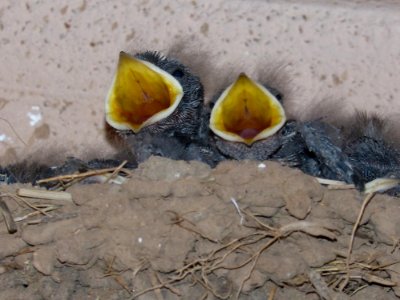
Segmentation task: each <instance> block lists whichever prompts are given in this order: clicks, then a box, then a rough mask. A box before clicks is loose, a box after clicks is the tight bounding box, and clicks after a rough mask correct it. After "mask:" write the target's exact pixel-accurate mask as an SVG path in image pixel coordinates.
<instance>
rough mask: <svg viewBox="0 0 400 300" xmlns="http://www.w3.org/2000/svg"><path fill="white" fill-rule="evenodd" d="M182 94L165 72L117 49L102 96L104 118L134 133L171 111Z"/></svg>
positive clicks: (175, 81) (115, 125) (179, 86)
mask: <svg viewBox="0 0 400 300" xmlns="http://www.w3.org/2000/svg"><path fill="white" fill-rule="evenodd" d="M182 96H183V90H182V86H181V84H180V83H179V82H178V81H177V80H176V79H175V78H174V77H173V76H171V75H170V74H169V73H167V72H165V71H164V70H162V69H160V68H159V67H157V66H156V65H154V64H151V63H149V62H147V61H144V60H140V59H138V58H135V57H132V56H130V55H128V54H126V53H124V52H121V53H120V56H119V62H118V67H117V71H116V73H115V77H114V80H113V83H112V85H111V88H110V90H109V92H108V95H107V98H106V121H107V122H108V124H110V125H111V126H112V127H114V128H116V129H121V130H126V129H131V130H133V132H135V133H137V132H139V131H140V130H141V129H142V128H143V127H146V126H148V125H151V124H154V123H156V122H158V121H160V120H162V119H164V118H166V117H168V116H169V115H171V114H172V113H173V112H174V111H175V109H176V107H177V106H178V104H179V103H180V101H181V99H182Z"/></svg>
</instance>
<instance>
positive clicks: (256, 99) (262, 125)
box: [210, 73, 286, 145]
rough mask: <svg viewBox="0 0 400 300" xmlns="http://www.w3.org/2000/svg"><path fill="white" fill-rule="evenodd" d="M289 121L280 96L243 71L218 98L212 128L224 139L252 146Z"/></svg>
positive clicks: (212, 116) (213, 112)
mask: <svg viewBox="0 0 400 300" xmlns="http://www.w3.org/2000/svg"><path fill="white" fill-rule="evenodd" d="M285 122H286V116H285V111H284V109H283V107H282V105H281V103H280V102H279V101H278V99H276V97H275V96H274V95H272V94H271V93H270V92H269V91H268V90H267V89H266V88H265V87H263V86H262V85H261V84H259V83H257V82H255V81H253V80H251V79H250V78H249V77H247V76H246V75H245V74H244V73H242V74H240V75H239V77H238V78H237V80H236V81H235V82H234V83H232V84H231V85H230V86H229V87H228V88H227V89H226V90H225V91H224V92H223V93H222V94H221V96H220V97H219V98H218V100H217V101H216V103H215V105H214V108H213V110H212V112H211V117H210V129H211V130H212V131H213V132H214V133H215V134H216V135H218V136H219V137H221V138H223V139H224V140H227V141H232V142H241V143H245V144H247V145H251V144H253V143H254V142H256V141H259V140H261V139H266V138H268V137H269V136H271V135H273V134H275V133H276V132H277V131H278V130H279V129H281V128H282V126H283V125H284V124H285Z"/></svg>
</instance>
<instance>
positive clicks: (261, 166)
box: [258, 163, 266, 169]
mask: <svg viewBox="0 0 400 300" xmlns="http://www.w3.org/2000/svg"><path fill="white" fill-rule="evenodd" d="M265 167H266V165H265V164H264V163H261V164H259V165H258V168H259V169H265Z"/></svg>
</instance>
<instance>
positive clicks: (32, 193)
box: [17, 188, 72, 203]
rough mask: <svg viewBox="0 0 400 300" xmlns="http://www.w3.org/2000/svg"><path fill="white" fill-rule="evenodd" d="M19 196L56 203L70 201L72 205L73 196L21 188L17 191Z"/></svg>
mask: <svg viewBox="0 0 400 300" xmlns="http://www.w3.org/2000/svg"><path fill="white" fill-rule="evenodd" d="M17 195H18V196H21V197H29V198H37V199H46V200H54V201H68V202H71V203H72V195H71V194H70V193H68V192H61V191H48V190H41V189H27V188H20V189H17Z"/></svg>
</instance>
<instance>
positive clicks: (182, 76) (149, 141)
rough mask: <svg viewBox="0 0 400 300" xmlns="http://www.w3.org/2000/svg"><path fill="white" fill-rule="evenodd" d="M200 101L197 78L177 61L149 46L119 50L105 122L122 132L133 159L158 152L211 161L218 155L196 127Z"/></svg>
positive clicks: (217, 159) (203, 132) (200, 126)
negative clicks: (130, 51)
mask: <svg viewBox="0 0 400 300" xmlns="http://www.w3.org/2000/svg"><path fill="white" fill-rule="evenodd" d="M203 102H204V95H203V85H202V84H201V82H200V79H199V78H198V77H197V76H195V75H193V74H192V73H191V71H190V70H189V68H187V67H186V66H184V65H183V64H181V63H180V62H179V61H178V60H176V59H174V58H169V57H165V56H162V55H161V54H159V53H158V52H151V51H147V52H143V53H138V54H136V55H133V56H131V55H128V54H126V53H124V52H121V53H120V57H119V62H118V67H117V70H116V73H115V76H114V80H113V82H112V85H111V88H110V90H109V92H108V95H107V98H106V105H105V108H106V121H107V123H108V124H109V125H111V126H112V127H114V128H115V129H117V130H118V131H119V132H120V133H121V134H122V135H123V136H124V138H125V140H126V142H127V144H128V145H129V147H130V149H132V152H133V153H134V156H135V158H136V161H137V162H138V163H140V162H142V161H144V160H146V159H147V158H148V157H149V156H150V155H159V156H164V157H169V158H172V159H184V160H200V161H204V162H206V163H208V164H210V165H215V164H216V163H217V162H218V161H219V160H221V159H222V157H221V156H219V155H218V154H217V153H215V152H214V151H212V149H210V147H209V145H208V141H207V137H206V133H205V132H207V131H204V130H201V128H202V126H203V125H202V124H203V123H204V122H202V119H204V112H203ZM189 150H190V151H189Z"/></svg>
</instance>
